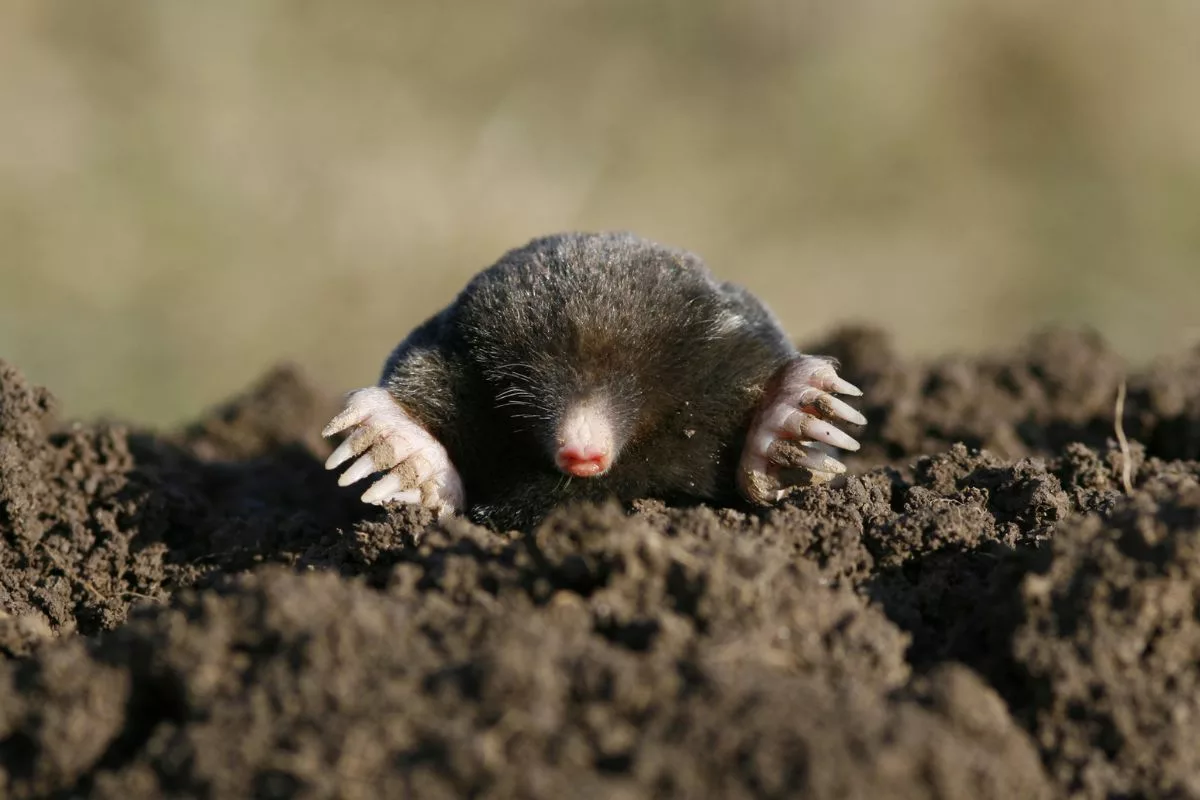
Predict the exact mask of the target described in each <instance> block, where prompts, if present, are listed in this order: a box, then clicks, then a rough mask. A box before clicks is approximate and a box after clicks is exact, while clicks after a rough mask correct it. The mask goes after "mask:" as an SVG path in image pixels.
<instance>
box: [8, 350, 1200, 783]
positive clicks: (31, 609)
mask: <svg viewBox="0 0 1200 800" xmlns="http://www.w3.org/2000/svg"><path fill="white" fill-rule="evenodd" d="M826 344H827V346H824V347H819V346H810V347H808V348H806V349H808V350H810V351H817V352H832V353H834V354H835V355H837V356H839V357H840V358H841V359H842V360H843V364H844V367H843V371H844V373H845V374H846V375H847V377H848V379H850V380H852V381H854V382H856V383H858V384H859V385H860V386H862V387H863V388H864V390H866V392H867V395H866V398H865V400H866V402H867V413H868V417H869V418H870V420H871V423H872V424H871V425H870V426H869V427H868V428H866V429H865V430H864V431H863V432H862V435H861V438H862V441H863V443H864V447H863V451H862V453H861V455H860V456H859V462H858V463H857V464H856V467H855V474H853V475H851V476H849V477H848V478H847V479H845V480H844V481H840V482H838V483H836V484H830V485H823V486H816V487H810V488H807V489H804V490H802V491H800V492H798V493H797V494H796V495H795V496H794V497H792V498H790V499H789V500H788V501H787V502H786V503H784V504H783V505H781V506H779V507H777V508H774V509H770V510H766V511H754V510H750V509H747V508H708V507H703V506H699V507H691V508H682V507H671V506H668V505H666V504H664V503H662V502H660V501H656V500H645V501H640V502H638V503H636V504H634V506H633V507H632V508H631V509H622V508H618V507H616V506H579V507H568V508H563V509H560V510H559V511H556V512H554V513H553V514H552V515H551V516H550V517H549V518H548V519H546V520H545V522H544V523H542V524H541V525H540V526H539V527H537V528H536V529H534V530H532V531H527V532H519V531H494V530H489V529H486V528H483V527H479V526H475V525H472V524H470V523H468V522H466V521H464V520H461V519H454V520H448V521H445V522H444V523H436V522H434V521H433V520H432V519H431V518H430V515H429V514H428V513H427V512H423V511H419V510H413V509H404V508H390V509H377V508H373V507H370V506H365V505H363V504H361V503H360V502H358V499H357V494H358V493H357V492H354V491H352V490H346V489H341V488H339V487H337V485H336V483H335V482H334V481H332V480H331V479H330V476H329V475H328V474H327V473H325V471H324V470H323V469H322V465H321V462H322V460H323V458H324V457H325V455H326V454H327V453H328V449H327V445H326V444H325V443H324V442H322V441H320V440H319V439H318V438H317V436H316V433H317V432H318V431H319V428H320V426H321V424H322V423H323V421H324V420H325V419H326V418H327V417H328V416H329V415H330V414H331V413H332V411H333V410H334V408H335V406H336V398H335V397H334V396H332V394H330V393H326V392H323V391H320V390H317V389H315V388H314V387H312V386H311V385H310V384H309V382H307V381H306V380H305V378H304V376H303V375H302V374H301V373H300V372H299V371H297V370H295V369H294V368H288V367H284V368H280V369H278V370H276V371H274V372H272V373H270V374H268V375H267V376H265V377H264V379H263V380H262V381H261V382H259V383H258V384H257V385H255V386H253V387H251V388H250V389H249V390H248V391H247V392H246V393H245V394H244V395H242V396H240V397H237V398H233V399H232V400H231V401H230V402H229V403H227V404H225V405H223V406H221V407H219V408H217V409H215V410H214V411H213V412H212V413H211V414H209V415H207V416H206V417H205V418H203V419H201V420H198V421H197V422H195V423H193V424H191V425H189V426H186V427H184V428H183V429H181V430H180V431H177V432H167V433H156V432H151V431H145V430H141V429H138V428H137V427H135V426H128V425H122V424H116V423H94V424H74V423H72V424H68V423H62V422H60V421H58V418H57V416H56V414H55V404H54V401H53V398H52V397H51V396H50V395H49V394H48V393H47V392H45V391H44V390H41V389H38V388H35V387H31V386H30V385H29V384H28V383H27V382H26V381H25V380H24V379H23V378H22V377H21V375H20V373H19V372H18V371H17V370H15V369H14V368H12V367H9V366H7V365H0V602H2V605H0V653H2V654H3V655H2V656H0V795H5V796H10V797H17V798H21V797H42V796H72V797H114V798H116V797H131V798H139V797H161V796H201V795H203V796H221V797H245V796H263V797H275V796H297V795H305V796H320V797H332V796H339V797H341V796H344V797H375V796H419V797H463V796H478V797H510V796H520V797H560V796H574V797H629V798H638V797H652V796H653V797H689V798H690V797H791V796H805V797H835V796H836V797H913V798H917V797H944V798H957V797H964V796H967V797H969V796H979V797H985V798H986V797H1087V798H1104V797H1113V796H1128V797H1158V796H1179V797H1187V796H1194V795H1200V760H1198V756H1197V752H1198V751H1197V750H1196V748H1195V747H1193V746H1191V745H1192V743H1193V742H1194V741H1196V740H1197V739H1198V738H1200V728H1198V727H1197V726H1198V725H1200V723H1198V722H1197V720H1200V708H1198V707H1197V697H1200V628H1198V627H1197V615H1196V611H1195V609H1196V608H1197V603H1198V602H1200V596H1198V589H1197V582H1198V581H1200V566H1198V565H1200V550H1197V546H1196V542H1197V541H1200V538H1198V537H1200V464H1198V463H1197V461H1196V458H1197V456H1200V350H1195V351H1192V352H1190V353H1184V354H1182V355H1179V356H1172V357H1168V358H1164V359H1163V360H1162V361H1160V362H1159V363H1157V364H1154V365H1151V366H1150V367H1148V368H1146V369H1144V370H1140V371H1137V372H1134V373H1132V374H1129V375H1126V374H1125V366H1124V365H1123V364H1121V362H1120V360H1119V359H1117V358H1116V357H1115V356H1114V355H1113V354H1112V353H1111V352H1110V351H1108V350H1107V348H1106V347H1105V346H1104V345H1103V343H1102V342H1101V341H1100V340H1099V339H1098V338H1096V337H1094V336H1092V335H1089V334H1074V333H1063V332H1054V333H1047V334H1043V335H1041V336H1039V337H1035V338H1034V339H1031V340H1030V341H1028V342H1026V343H1025V344H1023V345H1021V346H1019V347H1017V348H1015V349H1014V350H1013V351H1012V352H1010V353H1001V354H998V355H993V356H988V357H985V358H978V359H965V358H949V359H942V360H939V361H935V362H932V363H921V362H914V361H904V360H902V359H901V358H899V357H898V356H897V355H896V354H895V353H894V352H892V351H891V349H890V346H889V344H888V341H887V339H886V337H884V336H882V335H881V334H879V333H877V332H873V331H867V330H852V331H843V332H841V333H839V334H836V335H834V336H833V337H832V338H831V339H830V340H829V341H828V342H827V343H826ZM1122 379H1126V380H1127V381H1128V386H1129V395H1128V400H1127V402H1126V406H1125V416H1124V419H1123V422H1124V426H1125V430H1126V432H1127V433H1128V434H1129V435H1130V437H1131V439H1132V441H1131V442H1130V449H1129V451H1128V452H1127V453H1125V452H1122V451H1121V449H1120V448H1118V446H1117V444H1116V442H1115V441H1114V440H1113V439H1114V437H1113V434H1112V431H1113V400H1114V399H1115V393H1116V387H1117V385H1118V384H1119V382H1120V381H1121V380H1122ZM1126 458H1129V459H1130V465H1131V467H1132V473H1133V479H1134V480H1133V483H1134V487H1135V488H1134V492H1133V494H1131V495H1125V493H1124V492H1123V491H1122V486H1121V478H1120V475H1121V468H1122V465H1123V460H1124V459H1126Z"/></svg>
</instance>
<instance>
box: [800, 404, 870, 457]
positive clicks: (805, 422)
mask: <svg viewBox="0 0 1200 800" xmlns="http://www.w3.org/2000/svg"><path fill="white" fill-rule="evenodd" d="M784 432H786V433H790V434H792V435H794V436H797V437H799V438H801V439H812V440H813V441H815V442H824V443H825V444H827V445H831V446H833V447H840V448H841V449H843V450H857V449H858V448H859V447H860V445H859V443H858V440H857V439H855V438H854V437H853V436H849V435H847V434H845V433H842V432H841V431H839V430H838V429H837V428H835V427H833V426H832V425H830V424H829V423H828V422H825V421H824V420H821V419H817V418H816V417H813V416H810V415H808V414H805V413H804V412H803V411H796V412H794V413H793V414H792V415H791V417H789V418H788V421H787V423H786V425H785V427H784Z"/></svg>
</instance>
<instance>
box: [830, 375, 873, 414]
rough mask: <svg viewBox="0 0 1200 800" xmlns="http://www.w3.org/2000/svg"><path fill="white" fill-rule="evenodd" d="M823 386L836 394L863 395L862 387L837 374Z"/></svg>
mask: <svg viewBox="0 0 1200 800" xmlns="http://www.w3.org/2000/svg"><path fill="white" fill-rule="evenodd" d="M821 388H822V389H824V390H825V391H827V392H833V393H834V394H848V395H850V396H851V397H862V389H860V388H858V387H857V386H855V385H854V384H853V383H851V382H850V381H847V380H842V379H841V378H839V377H838V376H837V375H834V376H833V378H831V379H830V380H828V381H826V382H825V384H824V385H823V386H822V387H821ZM859 424H860V425H865V424H866V422H861V423H859Z"/></svg>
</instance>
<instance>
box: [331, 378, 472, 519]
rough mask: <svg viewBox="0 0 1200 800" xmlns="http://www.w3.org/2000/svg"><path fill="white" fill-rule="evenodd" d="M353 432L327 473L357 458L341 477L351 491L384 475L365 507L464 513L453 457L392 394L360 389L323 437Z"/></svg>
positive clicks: (366, 498)
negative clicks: (369, 478) (391, 504)
mask: <svg viewBox="0 0 1200 800" xmlns="http://www.w3.org/2000/svg"><path fill="white" fill-rule="evenodd" d="M348 429H352V430H351V433H350V435H349V436H348V437H347V438H346V440H345V441H344V442H342V443H341V444H340V445H339V446H338V448H337V449H336V450H334V451H333V454H332V455H330V456H329V459H328V460H326V462H325V469H336V468H337V467H339V466H341V465H342V464H343V463H345V462H346V461H348V460H349V459H351V458H353V457H354V456H358V457H359V458H358V459H357V460H356V461H355V462H354V463H353V464H351V465H350V466H349V467H348V468H347V469H346V471H345V472H343V473H342V475H341V477H340V478H338V484H339V485H340V486H349V485H350V484H352V483H356V482H358V481H360V480H362V479H363V478H366V477H367V476H369V475H374V474H375V473H383V477H381V478H380V479H379V480H378V481H376V482H375V483H374V484H373V485H372V486H371V488H369V489H367V491H366V492H365V493H364V494H363V496H362V499H363V502H365V503H374V504H376V505H382V504H384V503H389V502H397V503H413V504H416V505H421V506H424V507H426V508H430V509H433V510H434V511H436V512H437V513H438V515H439V516H441V515H443V514H448V513H451V512H454V511H457V510H461V509H462V507H463V485H462V479H461V478H460V477H459V475H458V470H456V469H455V468H454V464H452V463H451V461H450V455H449V454H448V453H447V452H446V449H445V448H444V447H442V445H441V443H440V442H438V440H437V439H435V438H434V437H433V436H431V435H430V434H429V432H428V431H426V430H425V429H424V428H422V427H421V426H420V425H419V424H418V423H417V422H416V421H414V420H413V419H412V418H411V417H410V416H409V415H408V414H407V413H406V412H405V411H404V409H402V408H401V407H400V405H399V404H398V403H397V402H396V401H395V399H393V398H392V396H391V395H390V394H389V393H388V391H387V390H386V389H384V388H382V387H379V386H372V387H369V388H366V389H359V390H357V391H355V392H351V393H350V395H349V396H348V397H347V398H346V408H345V409H344V410H343V411H342V413H340V414H338V415H337V416H336V417H334V418H333V419H332V420H331V421H330V423H329V424H328V425H326V426H325V430H324V431H322V432H321V435H322V436H333V435H335V434H337V433H341V432H342V431H345V430H348Z"/></svg>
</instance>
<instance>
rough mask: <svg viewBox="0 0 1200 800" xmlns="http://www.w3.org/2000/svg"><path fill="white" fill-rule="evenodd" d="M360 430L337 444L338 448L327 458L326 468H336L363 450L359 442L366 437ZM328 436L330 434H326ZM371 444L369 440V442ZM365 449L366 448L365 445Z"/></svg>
mask: <svg viewBox="0 0 1200 800" xmlns="http://www.w3.org/2000/svg"><path fill="white" fill-rule="evenodd" d="M360 433H361V432H360V431H355V432H354V434H353V435H351V436H350V437H348V438H347V439H346V441H344V442H342V443H341V444H339V445H338V446H337V449H336V450H334V451H333V452H332V453H330V454H329V458H327V459H325V469H335V468H336V467H338V466H340V465H341V464H342V463H343V462H345V461H347V460H349V459H351V458H353V457H354V456H356V455H358V454H359V453H361V452H362V450H360V449H359V447H358V444H359V442H361V441H362V439H364V438H365V437H363V436H361V435H360ZM326 435H327V436H328V435H329V434H326ZM368 444H369V442H368ZM363 449H366V448H365V447H364V448H363Z"/></svg>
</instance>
